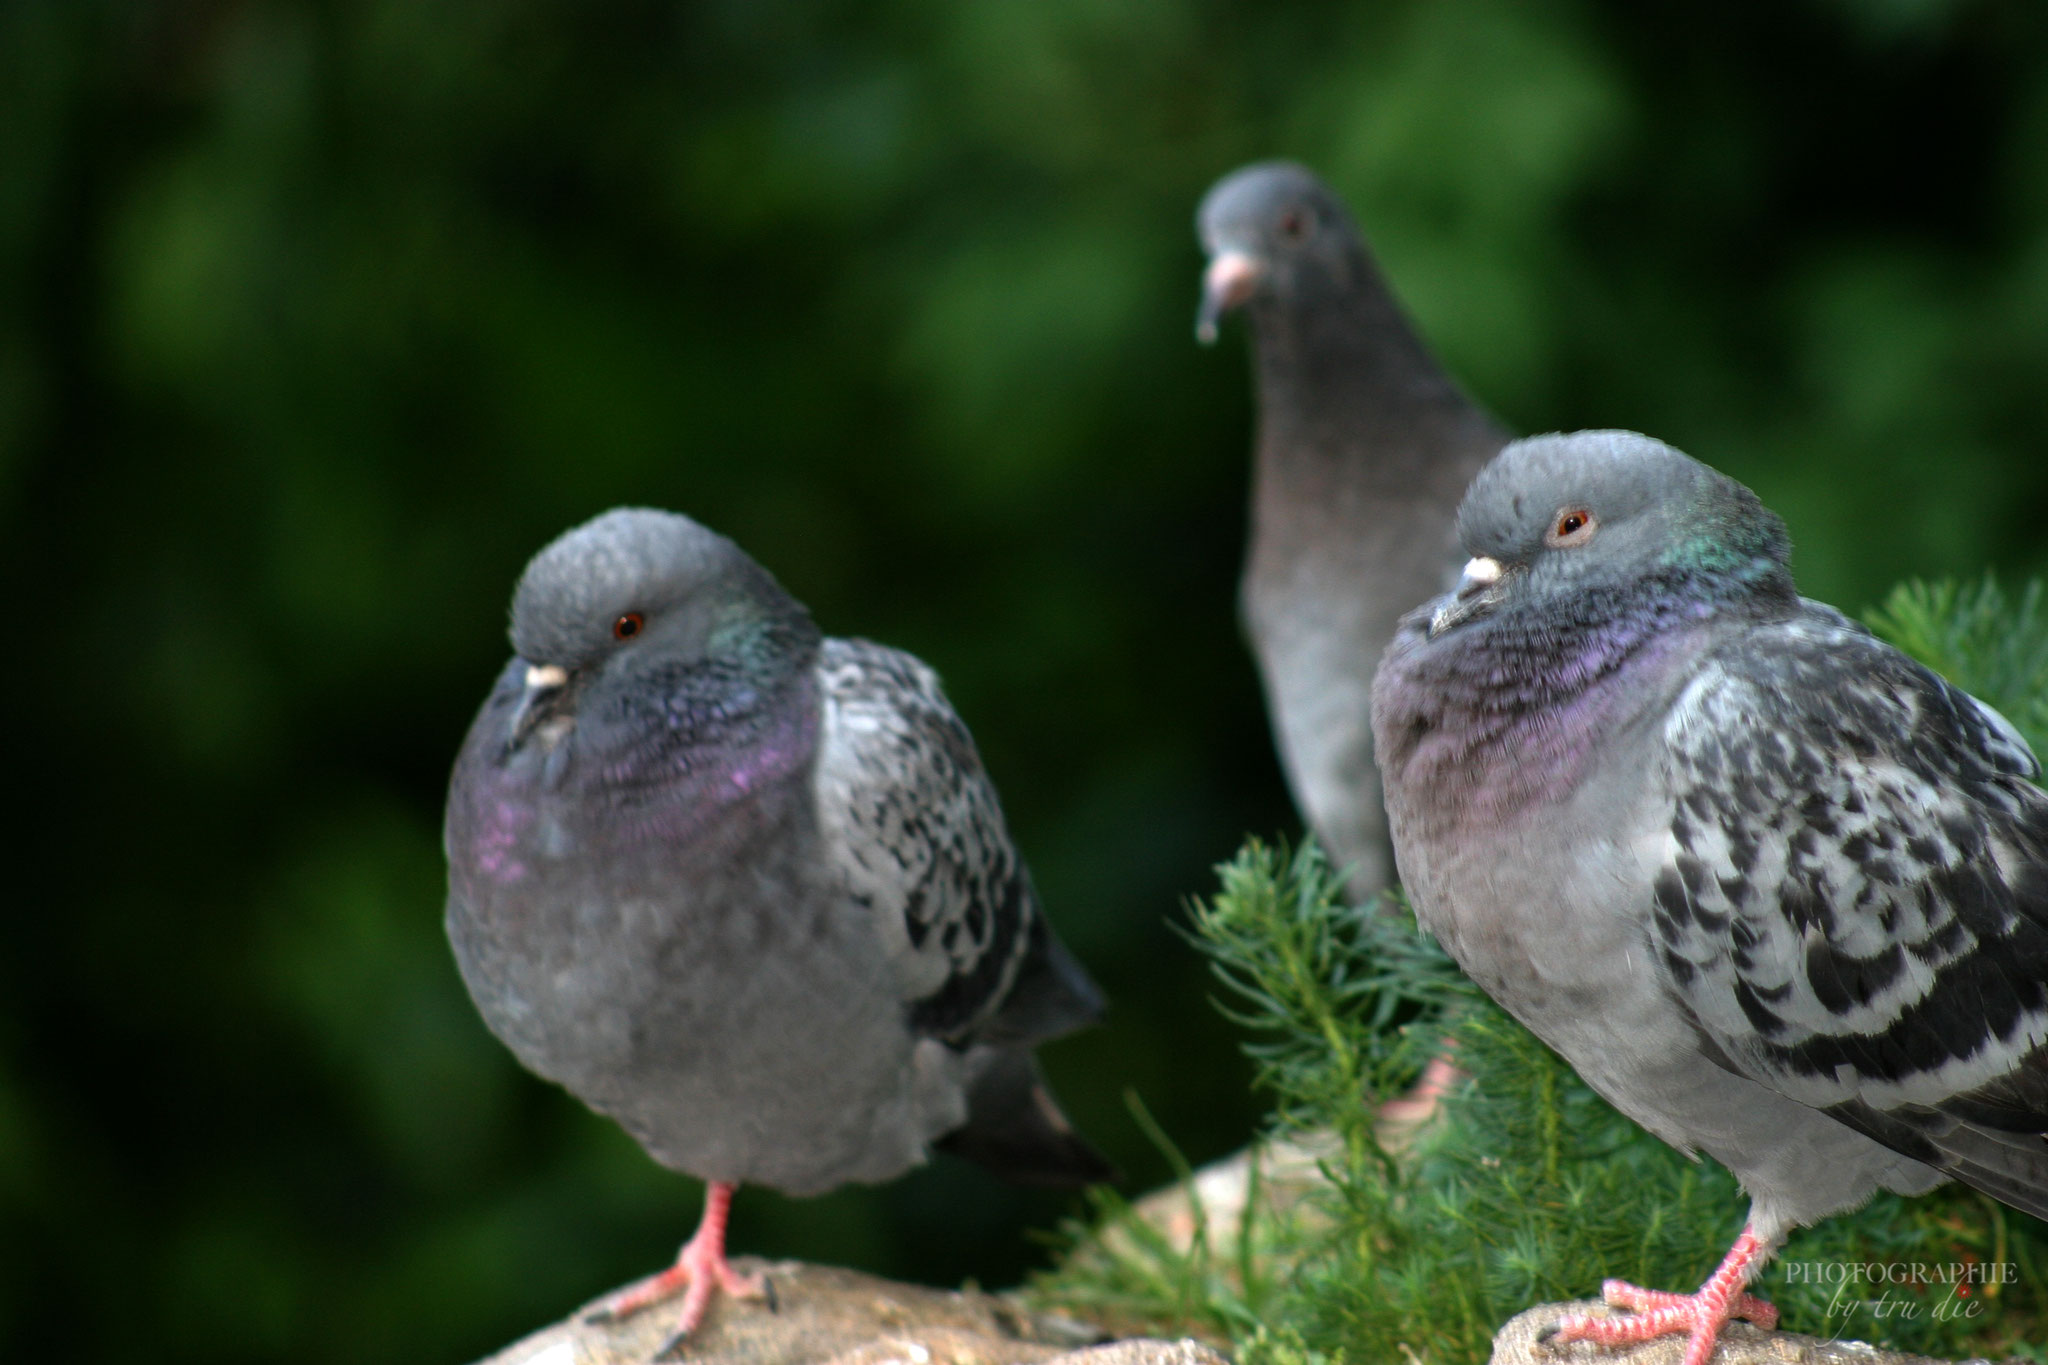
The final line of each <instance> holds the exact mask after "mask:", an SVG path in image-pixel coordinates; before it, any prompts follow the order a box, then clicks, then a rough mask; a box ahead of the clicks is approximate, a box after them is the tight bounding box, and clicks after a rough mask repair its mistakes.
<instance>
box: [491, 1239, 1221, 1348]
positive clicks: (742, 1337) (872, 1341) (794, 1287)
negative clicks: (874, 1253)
mask: <svg viewBox="0 0 2048 1365" xmlns="http://www.w3.org/2000/svg"><path fill="white" fill-rule="evenodd" d="M733 1264H734V1267H735V1268H736V1269H738V1270H739V1271H740V1273H742V1274H747V1273H751V1272H753V1271H756V1270H761V1271H766V1272H767V1274H768V1277H769V1279H770V1280H771V1281H772V1282H773V1283H774V1286H775V1296H776V1302H777V1307H776V1309H775V1310H774V1311H770V1309H769V1308H768V1306H767V1305H766V1304H764V1303H761V1302H758V1301H744V1302H736V1301H734V1300H732V1299H730V1298H728V1297H726V1296H724V1295H719V1296H716V1297H714V1298H713V1299H712V1302H711V1311H710V1313H709V1314H708V1316H707V1317H706V1318H705V1320H704V1323H703V1325H702V1326H701V1327H699V1328H698V1329H697V1333H696V1335H695V1336H693V1337H692V1338H691V1339H690V1340H689V1341H688V1342H686V1343H685V1344H684V1345H683V1347H682V1348H681V1350H680V1351H678V1352H677V1353H676V1354H675V1356H674V1357H672V1358H676V1359H682V1360H687V1361H693V1362H702V1363H703V1365H1040V1363H1041V1362H1047V1361H1053V1360H1059V1361H1061V1362H1062V1365H1226V1362H1225V1361H1224V1358H1223V1357H1222V1356H1220V1355H1218V1354H1217V1353H1216V1352H1215V1351H1213V1350H1211V1349H1210V1348H1209V1347H1207V1346H1203V1345H1201V1344H1199V1343H1197V1342H1193V1341H1182V1342H1167V1341H1155V1340H1131V1341H1118V1342H1112V1343H1110V1344H1108V1345H1099V1346H1094V1347H1093V1348H1092V1349H1087V1350H1077V1349H1076V1348H1077V1347H1083V1346H1088V1345H1090V1344H1091V1343H1093V1342H1096V1341H1099V1340H1100V1338H1101V1335H1102V1334H1101V1333H1100V1332H1099V1331H1098V1330H1097V1329H1096V1328H1094V1327H1092V1326H1090V1325H1088V1324H1085V1323H1080V1322H1076V1321H1074V1320H1072V1319H1070V1318H1062V1317H1057V1316H1049V1315H1046V1314H1037V1313H1031V1312H1029V1311H1027V1310H1025V1309H1023V1308H1021V1307H1019V1306H1018V1305H1017V1304H1016V1303H1014V1302H1012V1301H1010V1300H1008V1299H1006V1298H1002V1297H999V1296H997V1295H994V1294H984V1293H981V1292H979V1291H977V1290H965V1291H960V1292H950V1291H947V1290H940V1289H927V1288H924V1287H922V1286H919V1285H907V1284H896V1283H893V1282H891V1281H888V1280H880V1279H876V1278H875V1277H873V1276H871V1275H863V1274H860V1273H859V1272H858V1271H852V1270H841V1269H836V1268H834V1267H830V1266H817V1265H806V1264H803V1263H801V1262H796V1261H777V1262H767V1261H760V1260H756V1259H754V1258H751V1257H741V1258H737V1259H736V1260H735V1261H734V1262H733ZM680 1308H681V1300H680V1299H676V1300H672V1301H670V1302H668V1303H664V1304H657V1305H656V1306H654V1307H653V1308H650V1309H648V1310H647V1311H646V1312H644V1313H639V1314H636V1315H634V1316H633V1317H630V1318H628V1319H626V1320H625V1321H624V1322H619V1323H609V1324H604V1325H600V1326H591V1325H587V1324H585V1323H583V1322H582V1321H581V1318H582V1312H581V1311H580V1310H579V1312H577V1313H576V1314H574V1315H572V1316H571V1317H570V1318H569V1319H568V1320H567V1321H564V1322H560V1323H557V1324H556V1325H555V1326H553V1327H549V1328H546V1329H545V1330H543V1331H540V1332H536V1333H534V1334H533V1335H532V1336H530V1337H528V1338H526V1339H525V1340H524V1341H521V1342H519V1343H518V1344H516V1345H514V1346H511V1347H509V1348H507V1349H506V1350H503V1351H500V1352H499V1353H498V1354H496V1355H494V1356H492V1357H491V1358H490V1359H489V1360H488V1361H487V1362H484V1365H645V1362H648V1361H651V1360H653V1359H654V1357H655V1353H656V1352H657V1351H659V1350H660V1349H661V1347H662V1345H663V1344H664V1343H665V1342H667V1341H668V1339H669V1337H670V1335H671V1334H672V1333H673V1332H674V1330H675V1319H676V1315H677V1313H678V1311H679V1310H680Z"/></svg>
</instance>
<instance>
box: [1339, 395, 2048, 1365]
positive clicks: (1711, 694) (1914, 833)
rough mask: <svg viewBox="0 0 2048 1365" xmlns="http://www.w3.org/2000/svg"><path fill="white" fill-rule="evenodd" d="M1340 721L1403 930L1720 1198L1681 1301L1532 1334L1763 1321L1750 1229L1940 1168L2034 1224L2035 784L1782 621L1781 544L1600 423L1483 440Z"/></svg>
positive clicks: (2045, 881) (2047, 908)
mask: <svg viewBox="0 0 2048 1365" xmlns="http://www.w3.org/2000/svg"><path fill="white" fill-rule="evenodd" d="M1458 528H1459V534H1460V536H1461V538H1462V540H1463V542H1464V546H1465V549H1466V550H1467V551H1468V552H1469V553H1470V555H1471V556H1472V557H1471V559H1470V561H1469V562H1468V563H1467V564H1466V566H1465V571H1464V574H1463V576H1462V578H1461V580H1460V584H1459V586H1458V588H1457V589H1456V590H1455V591H1454V592H1452V593H1450V594H1447V595H1445V596H1443V597H1442V598H1439V599H1437V600H1436V601H1434V602H1431V603H1428V604H1426V605H1424V606H1423V607H1422V608H1420V609H1418V610H1417V611H1416V612H1414V613H1412V614H1411V615H1409V616H1408V617H1406V618H1405V619H1404V620H1403V622H1402V624H1401V629H1400V632H1399V634H1397V635H1396V637H1395V639H1394V641H1393V643H1392V644H1391V645H1390V646H1389V647H1388V649H1387V653H1386V657H1385V658H1384V660H1382V662H1381V665H1380V669H1379V675H1378V678H1377V681H1376V683H1375V685H1374V695H1373V727H1374V730H1375V732H1376V733H1377V735H1378V739H1379V754H1380V759H1381V763H1382V770H1383V771H1384V773H1385V774H1386V783H1387V786H1386V790H1387V808H1388V813H1389V816H1390V817H1391V823H1392V828H1393V836H1394V847H1395V852H1396V857H1397V860H1398V863H1399V867H1400V872H1401V876H1402V881H1403V885H1404V886H1405V887H1406V889H1407V892H1408V895H1409V897H1410V899H1411V901H1412V903H1413V905H1414V908H1415V912H1416V916H1417V919H1418V920H1419V921H1420V922H1421V924H1422V925H1423V926H1424V927H1425V928H1426V929H1428V930H1429V932H1430V933H1431V934H1433V935H1434V936H1435V937H1436V938H1437V939H1438V940H1439V941H1440V942H1441V943H1442V944H1443V945H1444V947H1445V948H1446V949H1447V950H1448V951H1449V952H1450V953H1451V955H1452V956H1453V957H1454V958H1456V959H1457V961H1458V963H1459V965H1460V966H1462V967H1463V968H1464V970H1465V971H1466V973H1467V974H1468V975H1470V976H1471V977H1472V978H1473V980H1474V981H1476V982H1477V983H1478V984H1479V985H1480V986H1481V987H1482V988H1483V989H1484V990H1485V991H1486V992H1487V993H1488V994H1489V995H1491V996H1492V997H1493V998H1494V999H1495V1000H1496V1001H1498V1002H1499V1003H1500V1004H1501V1005H1502V1006H1503V1007H1504V1008H1506V1009H1507V1011H1508V1012H1509V1013H1510V1014H1512V1015H1514V1016H1515V1017H1516V1018H1517V1019H1519V1020H1521V1022H1522V1023H1523V1024H1525V1025H1527V1026H1528V1027H1529V1029H1530V1030H1532V1031H1533V1032H1534V1033H1535V1034H1536V1035H1537V1036H1538V1037H1540V1038H1542V1039H1543V1040H1544V1042H1546V1043H1548V1044H1549V1045H1550V1046H1551V1047H1553V1048H1555V1049H1556V1050H1557V1052H1558V1053H1560V1054H1561V1055H1562V1056H1563V1057H1564V1058H1565V1060H1566V1061H1568V1062H1570V1063H1571V1065H1572V1066H1573V1067H1574V1068H1575V1069H1576V1070H1577V1071H1578V1073H1579V1075H1580V1076H1582V1077H1583V1078H1584V1079H1585V1081H1586V1083H1587V1084H1588V1085H1590V1086H1591V1087H1592V1088H1593V1089H1594V1090H1595V1091H1597V1092H1599V1093H1600V1094H1601V1095H1602V1096H1604V1097H1605V1098H1606V1099H1607V1100H1608V1101H1609V1102H1611V1103H1612V1104H1613V1105H1614V1106H1615V1107H1616V1108H1617V1109H1619V1110H1620V1111H1621V1112H1622V1113H1624V1114H1627V1115H1628V1116H1629V1117H1630V1118H1632V1119H1634V1120H1635V1121H1636V1122H1637V1123H1640V1124H1641V1125H1642V1126H1643V1127H1645V1128H1647V1129H1649V1130H1650V1131H1651V1132H1652V1133H1654V1134H1656V1135H1657V1136H1658V1137H1660V1138H1662V1139H1663V1140H1664V1141H1666V1142H1668V1143H1670V1144H1672V1145H1673V1146H1675V1147H1677V1148H1679V1149H1680V1150H1682V1151H1685V1152H1687V1153H1689V1154H1690V1153H1694V1152H1698V1151H1705V1152H1707V1153H1708V1154H1709V1155H1711V1156H1713V1157H1714V1158H1715V1159H1716V1160H1718V1161H1719V1162H1721V1163H1722V1164H1723V1165H1724V1166H1726V1167H1727V1168H1728V1169H1729V1170H1730V1171H1731V1172H1733V1174H1734V1175H1735V1176H1736V1178H1737V1179H1738V1180H1739V1181H1740V1182H1741V1185H1742V1187H1743V1189H1744V1191H1745V1192H1746V1193H1747V1195H1748V1196H1749V1200H1750V1207H1749V1216H1748V1220H1747V1222H1746V1224H1745V1226H1744V1228H1743V1229H1742V1232H1741V1235H1740V1237H1739V1238H1738V1239H1737V1241H1736V1243H1735V1245H1734V1247H1733V1249H1732V1250H1731V1251H1730V1252H1729V1254H1728V1256H1727V1258H1726V1260H1724V1261H1723V1262H1722V1263H1721V1265H1720V1267H1719V1268H1718V1269H1717V1270H1715V1271H1714V1272H1713V1274H1712V1276H1711V1277H1710V1278H1709V1279H1708V1280H1707V1281H1706V1283H1705V1285H1704V1286H1703V1287H1702V1288H1701V1289H1700V1290H1699V1291H1698V1292H1697V1293H1695V1294H1674V1293H1667V1292H1659V1291H1654V1290H1644V1289H1639V1288H1637V1287H1635V1286H1633V1285H1629V1284H1625V1283H1622V1282H1620V1281H1614V1280H1610V1281H1608V1282H1607V1283H1606V1285H1605V1286H1603V1294H1604V1297H1605V1298H1606V1300H1607V1302H1608V1303H1609V1304H1610V1305H1613V1306H1615V1307H1618V1308H1624V1309H1628V1310H1631V1312H1630V1313H1629V1314H1612V1315H1608V1316H1605V1317H1594V1316H1591V1315H1575V1316H1572V1317H1568V1318H1566V1319H1565V1320H1563V1321H1562V1322H1561V1323H1560V1324H1559V1325H1558V1328H1557V1330H1556V1336H1557V1337H1558V1338H1559V1339H1562V1340H1582V1339H1583V1340H1591V1341H1595V1342H1600V1343H1605V1344H1608V1345H1619V1344H1622V1343H1626V1342H1632V1341H1640V1340H1646V1339H1649V1338H1651V1337H1655V1336H1661V1335H1665V1334H1669V1333H1676V1332H1683V1333H1687V1334H1689V1335H1688V1342H1687V1347H1686V1351H1685V1355H1684V1359H1685V1362H1686V1365H1705V1362H1706V1360H1707V1358H1708V1356H1709V1355H1710V1354H1711V1353H1712V1351H1713V1346H1714V1342H1715V1340H1716V1338H1717V1336H1718V1334H1719V1332H1720V1329H1721V1327H1722V1325H1723V1323H1724V1322H1725V1321H1726V1320H1727V1319H1728V1318H1730V1317H1743V1318H1747V1319H1748V1320H1750V1321H1752V1322H1755V1323H1758V1324H1759V1325H1761V1326H1764V1327H1766V1328H1769V1327H1771V1326H1774V1325H1775V1322H1776V1311H1775V1310H1774V1309H1773V1308H1772V1307H1771V1306H1770V1305H1769V1304H1767V1303H1764V1302H1763V1301H1762V1300H1760V1299H1757V1298H1755V1297H1753V1296H1751V1295H1748V1294H1746V1293H1745V1292H1744V1287H1745V1286H1746V1284H1747V1283H1748V1282H1749V1281H1750V1279H1751V1278H1752V1277H1753V1276H1754V1275H1755V1273H1756V1272H1757V1271H1758V1270H1759V1269H1760V1268H1761V1267H1762V1266H1763V1265H1764V1264H1765V1263H1766V1262H1767V1261H1768V1259H1769V1257H1770V1256H1771V1255H1772V1254H1773V1253H1774V1252H1775V1251H1776V1249H1777V1248H1778V1246H1779V1245H1780V1244H1781V1242H1782V1241H1783V1238H1784V1237H1785V1235H1786V1233H1787V1232H1788V1231H1789V1230H1791V1229H1793V1228H1795V1227H1799V1226H1804V1225H1806V1224H1810V1223H1813V1222H1815V1221H1817V1220H1820V1219H1822V1218H1826V1217H1829V1216H1831V1215H1833V1214H1836V1213H1840V1212H1843V1211H1845V1210H1848V1209H1852V1208H1854V1207H1856V1206H1858V1205H1859V1204H1861V1203H1862V1202H1863V1201H1864V1200H1866V1199H1868V1198H1869V1197H1870V1196H1871V1195H1872V1194H1873V1193H1874V1192H1875V1191H1877V1190H1880V1189H1884V1190H1891V1191H1894V1192H1897V1193H1900V1194H1907V1195H1911V1194H1919V1193H1922V1192H1924V1191H1926V1190H1928V1189H1930V1188H1932V1187H1933V1186H1935V1185H1937V1184H1939V1183H1941V1182H1942V1181H1944V1180H1950V1179H1953V1180H1960V1181H1962V1182H1964V1183H1966V1184H1968V1185H1970V1186H1973V1187H1974V1188H1976V1189H1978V1190H1981V1191H1983V1192H1984V1193H1986V1194H1988V1195H1990V1196H1992V1197H1993V1198H1995V1199H1998V1200H2002V1201H2003V1202H2005V1203H2007V1204H2009V1205H2011V1206H2013V1207H2014V1208H2017V1209H2022V1210H2024V1211H2026V1212H2028V1213H2031V1214H2034V1215H2035V1216H2037V1217H2048V1143H2044V1141H2043V1136H2042V1135H2043V1134H2044V1132H2048V1048H2044V1044H2048V794H2044V793H2043V792H2042V790H2041V789H2040V788H2039V787H2037V786H2035V785H2034V782H2033V779H2035V778H2036V777H2038V775H2039V773H2040V766H2039V764H2038V762H2037V761H2036V759H2035V757H2034V754H2033V752H2032V751H2031V750H2030V749H2029V748H2028V746H2027V743H2026V741H2025V740H2024V739H2023V738H2022V737H2021V736H2020V734H2019V732H2018V731H2017V730H2015V729H2014V728H2013V727H2012V725H2010V724H2009V723H2008V722H2007V721H2006V720H2005V719H2004V717H2002V716H2000V715H1999V714H1998V712H1996V711H1995V710H1993V709H1992V708H1991V707H1989V706H1987V705H1985V704H1984V703H1983V702H1980V701H1978V700H1977V699H1976V698H1974V697H1971V696H1969V695H1968V694H1966V693H1964V692H1962V691H1960V690H1958V689H1957V688H1955V687H1952V686H1950V685H1949V684H1948V683H1946V682H1944V681H1943V680H1942V679H1941V678H1940V677H1939V676H1937V675H1936V674H1934V673H1932V672H1930V671H1929V670H1928V669H1926V668H1924V667H1922V666H1921V665H1920V664H1918V663H1916V662H1914V661H1913V660H1912V659H1911V658H1909V657H1908V656H1906V655H1905V654H1902V653H1901V652H1899V651H1898V650H1896V649H1894V648H1892V647H1891V646H1890V645H1888V644H1885V643H1883V642H1882V641H1880V640H1878V639H1877V638H1876V637H1874V636H1872V635H1871V634H1870V633H1869V632H1868V631H1867V630H1865V629H1864V628H1863V627H1862V626H1860V625H1858V624H1857V623H1856V622H1854V621H1852V620H1850V619H1849V618H1848V617H1846V616H1844V615H1842V614H1841V613H1840V612H1838V611H1835V610H1834V609H1833V608H1830V607H1827V606H1823V605H1822V604H1820V603H1818V602H1813V601H1809V600H1807V599H1805V598H1802V597H1800V596H1799V595H1798V592H1797V591H1796V589H1795V588H1794V586H1793V580H1792V575H1791V571H1790V568H1789V567H1788V561H1789V555H1790V545H1789V541H1788V539H1787V536H1786V532H1785V527H1784V523H1783V522H1781V521H1780V520H1779V519H1778V517H1777V516H1776V515H1774V514H1773V513H1772V512H1770V511H1769V510H1767V509H1766V508H1765V507H1764V506H1763V504H1762V503H1761V502H1760V501H1759V500H1758V499H1757V497H1756V495H1755V494H1754V493H1752V492H1750V490H1749V489H1747V488H1745V487H1743V486H1742V485H1741V484H1739V483H1737V482H1735V481H1734V480H1732V479H1729V478H1727V477H1725V476H1723V475H1721V474H1719V473H1717V472H1716V471H1714V470H1712V469H1710V468H1708V467H1707V466H1706V465H1703V464H1700V463H1698V462H1696V461H1694V460H1692V459H1690V458H1688V457H1687V456H1685V455H1683V454H1680V453H1679V452H1678V451H1676V450H1674V449H1672V448H1671V447H1669V446H1667V445H1664V444H1662V443H1661V442H1658V441H1655V440H1652V439H1650V438H1648V437H1645V436H1639V435H1636V434H1634V433H1631V432H1614V431H1592V432H1580V433H1576V434H1573V435H1553V436H1544V437H1538V438H1535V439H1531V440H1525V441H1518V442H1516V443H1515V444H1514V445H1511V446H1509V447H1508V448H1507V449H1506V450H1505V451H1503V452H1502V453H1501V455H1500V456H1499V458H1498V459H1496V460H1495V461H1494V462H1493V463H1492V464H1490V465H1489V466H1488V467H1487V468H1486V469H1485V470H1484V471H1483V472H1481V474H1480V475H1479V477H1478V479H1477V480H1475V481H1474V483H1473V485H1472V489H1471V492H1470V493H1469V494H1468V495H1467V497H1466V499H1465V502H1464V505H1463V507H1462V508H1461V509H1460V510H1459V513H1458Z"/></svg>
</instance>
